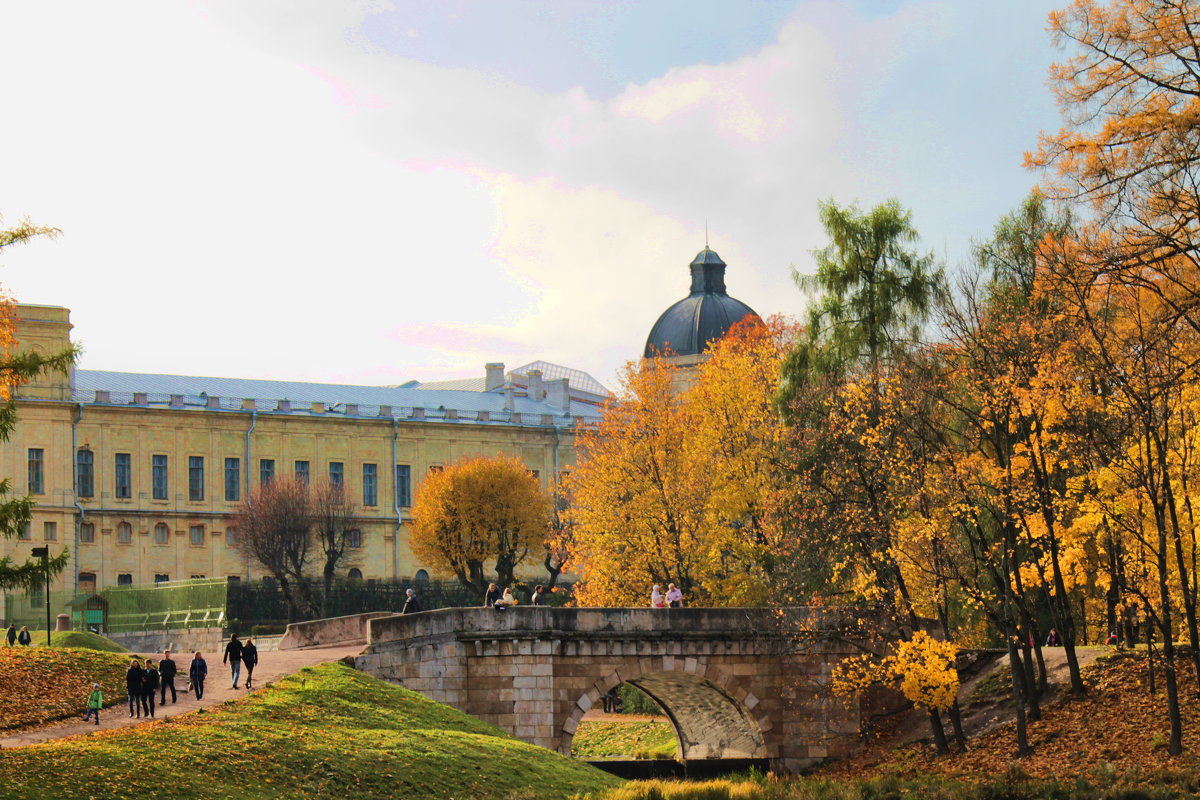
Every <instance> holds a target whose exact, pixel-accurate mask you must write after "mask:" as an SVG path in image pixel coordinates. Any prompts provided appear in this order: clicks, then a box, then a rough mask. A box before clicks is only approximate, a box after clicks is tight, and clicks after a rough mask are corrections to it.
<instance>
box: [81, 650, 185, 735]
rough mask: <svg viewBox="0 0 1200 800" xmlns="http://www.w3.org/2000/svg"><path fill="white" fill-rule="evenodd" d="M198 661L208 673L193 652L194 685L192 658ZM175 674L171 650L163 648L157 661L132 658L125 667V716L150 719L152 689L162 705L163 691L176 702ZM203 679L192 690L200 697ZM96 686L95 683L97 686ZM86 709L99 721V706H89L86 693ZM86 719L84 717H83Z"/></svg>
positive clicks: (175, 666)
mask: <svg viewBox="0 0 1200 800" xmlns="http://www.w3.org/2000/svg"><path fill="white" fill-rule="evenodd" d="M197 661H199V662H200V671H201V673H202V674H208V666H207V665H206V664H205V663H204V656H202V655H200V653H198V652H197V653H196V657H195V658H193V659H192V666H191V675H192V684H193V685H196V679H195V674H196V671H197V669H196V662H197ZM178 674H179V667H178V665H177V664H176V663H175V659H173V658H171V651H170V650H164V651H163V657H162V658H161V659H159V661H158V663H157V664H155V663H154V659H153V658H147V659H146V660H145V662H144V663H143V662H142V661H140V660H138V659H136V658H135V659H132V660H131V661H130V662H129V669H128V670H126V671H125V691H126V692H127V693H128V694H129V716H131V717H134V716H137V717H141V716H147V717H150V718H151V719H154V695H155V693H156V692H159V693H161V695H160V697H159V699H158V704H159V705H160V706H165V705H166V704H167V691H168V690H170V692H171V702H172V703H177V702H179V697H178V695H177V694H176V690H175V676H176V675H178ZM203 685H204V679H203V677H201V679H200V683H199V687H200V688H197V690H196V696H197V697H200V696H201V694H202V693H203V688H202V687H203ZM97 688H98V687H97ZM88 710H89V711H94V712H95V717H96V724H97V725H99V724H100V708H99V706H95V707H93V703H92V698H90V697H89V702H88ZM84 719H85V720H86V717H85V718H84Z"/></svg>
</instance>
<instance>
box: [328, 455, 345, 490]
mask: <svg viewBox="0 0 1200 800" xmlns="http://www.w3.org/2000/svg"><path fill="white" fill-rule="evenodd" d="M345 473H346V465H345V464H343V463H342V462H340V461H330V462H329V482H330V483H331V484H333V485H334V486H336V487H338V488H339V489H340V488H341V487H342V485H343V484H344V483H345V482H346V476H345Z"/></svg>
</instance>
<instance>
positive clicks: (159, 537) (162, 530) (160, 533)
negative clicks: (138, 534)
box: [154, 522, 171, 544]
mask: <svg viewBox="0 0 1200 800" xmlns="http://www.w3.org/2000/svg"><path fill="white" fill-rule="evenodd" d="M170 535H171V532H170V530H168V529H167V523H165V522H160V523H158V524H157V525H155V526H154V543H155V544H166V543H167V540H168V539H169V538H170Z"/></svg>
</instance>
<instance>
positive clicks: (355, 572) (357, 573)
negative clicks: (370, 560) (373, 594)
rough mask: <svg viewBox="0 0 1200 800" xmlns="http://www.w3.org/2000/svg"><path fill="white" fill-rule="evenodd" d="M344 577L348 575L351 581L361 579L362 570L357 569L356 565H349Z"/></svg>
mask: <svg viewBox="0 0 1200 800" xmlns="http://www.w3.org/2000/svg"><path fill="white" fill-rule="evenodd" d="M346 577H348V578H349V579H350V580H352V581H361V580H362V570H361V569H359V568H358V567H351V568H350V573H349V574H348V575H347V576H346Z"/></svg>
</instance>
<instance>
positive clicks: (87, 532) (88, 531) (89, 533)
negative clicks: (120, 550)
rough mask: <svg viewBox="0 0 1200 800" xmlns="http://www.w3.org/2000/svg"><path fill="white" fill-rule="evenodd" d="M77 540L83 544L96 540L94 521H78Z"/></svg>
mask: <svg viewBox="0 0 1200 800" xmlns="http://www.w3.org/2000/svg"><path fill="white" fill-rule="evenodd" d="M79 541H80V542H83V543H84V544H93V543H94V542H95V541H96V523H94V522H81V523H79Z"/></svg>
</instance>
